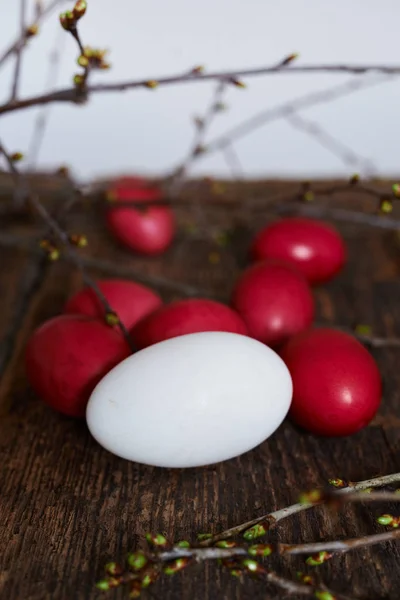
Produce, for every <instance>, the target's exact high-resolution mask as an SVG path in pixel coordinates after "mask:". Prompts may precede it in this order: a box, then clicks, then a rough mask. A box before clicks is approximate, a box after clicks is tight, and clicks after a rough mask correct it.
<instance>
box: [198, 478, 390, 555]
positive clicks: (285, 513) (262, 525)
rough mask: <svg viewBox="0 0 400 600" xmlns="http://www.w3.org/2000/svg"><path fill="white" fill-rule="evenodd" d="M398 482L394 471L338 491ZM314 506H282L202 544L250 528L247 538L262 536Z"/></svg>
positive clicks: (226, 537) (345, 491) (347, 491)
mask: <svg viewBox="0 0 400 600" xmlns="http://www.w3.org/2000/svg"><path fill="white" fill-rule="evenodd" d="M398 482H400V473H393V474H392V475H384V476H381V477H375V478H373V479H367V480H365V481H358V482H351V481H349V482H343V483H344V484H345V487H343V488H342V489H339V490H338V492H337V493H338V494H339V495H342V494H349V493H351V492H355V491H362V490H366V489H369V488H376V487H383V486H386V485H390V484H392V483H398ZM313 506H315V504H314V503H312V502H308V503H307V502H305V503H303V502H301V503H296V504H293V505H292V506H288V507H287V508H282V509H279V510H276V511H273V512H270V513H267V514H265V515H262V516H261V517H256V518H255V519H252V520H251V521H247V522H245V523H242V524H240V525H236V526H235V527H231V528H230V529H226V530H225V531H222V532H221V533H217V534H215V535H213V536H212V537H210V538H209V539H206V540H204V541H202V542H201V544H200V545H201V546H211V545H213V544H215V543H216V542H218V541H220V540H226V539H230V538H232V537H235V536H237V535H239V534H240V533H243V532H249V530H251V532H250V533H249V535H247V538H246V539H254V538H256V537H260V536H261V535H264V534H265V533H266V532H267V531H269V530H270V529H272V528H273V527H275V526H276V525H277V524H278V523H279V521H282V520H283V519H286V518H287V517H291V516H292V515H295V514H298V513H300V512H303V511H304V510H308V509H310V508H312V507H313ZM255 526H258V527H257V528H255ZM253 533H254V535H252V534H253ZM245 537H246V536H245Z"/></svg>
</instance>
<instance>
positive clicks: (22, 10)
mask: <svg viewBox="0 0 400 600" xmlns="http://www.w3.org/2000/svg"><path fill="white" fill-rule="evenodd" d="M25 21H26V0H20V29H21V38H24V36H26V24H25ZM22 50H23V46H19V47H18V49H17V51H16V55H15V69H14V80H13V83H12V87H11V98H10V102H14V100H16V98H17V94H18V84H19V75H20V72H21V62H22Z"/></svg>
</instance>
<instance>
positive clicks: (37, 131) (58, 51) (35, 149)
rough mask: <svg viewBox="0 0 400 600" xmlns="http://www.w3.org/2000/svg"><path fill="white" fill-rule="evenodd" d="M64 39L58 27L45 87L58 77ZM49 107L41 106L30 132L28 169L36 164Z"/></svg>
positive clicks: (63, 34)
mask: <svg viewBox="0 0 400 600" xmlns="http://www.w3.org/2000/svg"><path fill="white" fill-rule="evenodd" d="M65 40H66V35H65V32H64V31H63V30H62V29H61V28H59V29H58V30H57V34H56V39H55V43H54V48H53V50H52V51H51V52H50V56H49V70H48V74H47V78H46V85H45V89H46V90H47V89H49V88H51V87H52V86H53V85H54V84H55V83H56V82H57V77H58V71H59V67H60V59H61V56H62V52H63V46H64V42H65ZM50 111H51V107H50V105H46V106H44V107H42V109H41V111H40V112H39V114H38V116H37V118H36V121H35V125H34V130H33V133H32V139H31V142H30V146H29V150H28V164H27V168H28V169H33V168H34V167H35V166H36V162H37V159H38V156H39V152H40V148H41V145H42V143H43V139H44V135H45V132H46V126H47V124H48V119H49V116H50Z"/></svg>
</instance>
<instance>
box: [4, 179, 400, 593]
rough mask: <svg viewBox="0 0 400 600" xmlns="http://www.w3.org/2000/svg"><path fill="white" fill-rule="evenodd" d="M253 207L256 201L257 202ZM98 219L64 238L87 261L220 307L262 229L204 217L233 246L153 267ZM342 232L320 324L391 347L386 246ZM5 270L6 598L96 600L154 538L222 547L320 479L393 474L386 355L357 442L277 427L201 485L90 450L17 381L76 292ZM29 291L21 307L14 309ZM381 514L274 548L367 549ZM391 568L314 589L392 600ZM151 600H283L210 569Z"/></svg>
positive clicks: (335, 566)
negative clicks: (85, 245)
mask: <svg viewBox="0 0 400 600" xmlns="http://www.w3.org/2000/svg"><path fill="white" fill-rule="evenodd" d="M253 187H254V188H255V187H257V186H255V185H254V186H253ZM272 188H273V189H277V188H279V184H274V185H273V186H272V184H271V188H269V189H271V190H272ZM246 189H247V188H242V193H247V192H246ZM256 191H257V193H259V194H262V193H263V190H262V186H261V185H260V186H258V187H257V190H256ZM272 191H273V190H272ZM249 193H250V192H249ZM252 193H255V192H253V191H252ZM93 210H94V209H89V210H88V211H87V212H86V213H85V214H83V215H82V214H81V215H78V214H77V213H74V215H72V217H71V219H70V220H69V226H70V228H71V231H77V232H79V231H84V232H86V233H87V234H88V236H89V240H90V247H89V249H88V250H87V253H88V255H92V256H96V257H97V258H99V257H100V258H104V259H107V260H109V261H114V262H116V264H122V265H124V266H125V267H126V268H128V269H135V270H137V271H139V272H140V273H143V274H144V275H146V274H147V275H148V274H150V275H152V276H154V277H161V276H162V277H165V278H171V279H172V280H174V281H176V282H181V283H182V282H186V283H190V284H191V285H193V286H194V287H197V288H198V289H199V290H208V291H211V292H212V293H214V294H216V295H219V296H221V297H222V298H228V297H229V290H230V288H231V286H232V284H233V282H234V280H235V278H236V276H237V275H238V273H239V272H240V270H241V269H242V268H243V266H244V265H245V263H246V252H247V247H248V241H249V239H250V237H251V235H252V232H253V231H254V230H255V229H257V228H258V227H259V225H260V221H259V218H258V219H257V221H256V222H254V220H253V222H252V223H250V224H246V221H248V218H247V217H246V218H245V219H241V218H239V217H238V216H237V215H235V214H234V213H228V212H227V213H225V214H224V213H222V215H221V214H219V215H216V214H215V213H212V214H211V213H210V215H209V216H208V218H209V219H210V222H211V223H212V224H218V225H221V224H222V225H224V226H229V225H230V224H231V222H232V220H233V219H237V223H238V227H237V231H236V233H235V235H234V237H233V242H232V245H231V246H228V247H227V248H222V247H216V246H215V244H213V243H211V242H209V241H204V240H198V239H197V240H196V239H193V238H191V239H188V238H187V236H186V238H185V239H184V241H183V242H182V243H181V244H177V245H176V246H175V247H174V248H173V249H171V251H170V252H169V253H167V254H166V255H165V256H163V257H160V258H157V259H151V260H146V259H142V258H137V257H134V256H132V255H131V254H129V253H128V252H126V251H125V250H123V249H121V248H119V247H118V246H117V245H116V244H114V243H113V242H112V241H110V238H109V236H108V234H107V232H106V231H105V229H104V226H103V225H102V224H101V220H99V219H98V218H97V216H96V213H95V212H93ZM179 215H180V216H179V219H180V222H183V220H184V219H185V218H187V214H186V213H185V212H184V211H181V212H180V213H179ZM340 228H341V230H342V232H343V234H344V235H345V238H346V241H347V242H348V244H349V249H350V260H349V265H348V267H347V268H346V270H345V271H344V272H343V274H342V275H341V276H340V277H339V278H338V279H337V280H336V281H334V282H332V283H331V284H328V285H327V286H324V287H323V288H320V289H319V290H317V291H316V297H317V304H318V318H319V319H322V320H325V321H326V322H332V323H333V322H336V323H340V324H342V325H352V324H353V323H354V321H355V320H356V321H362V322H368V323H370V324H371V325H372V327H373V328H374V329H376V331H377V333H379V334H380V335H392V334H397V335H400V331H399V328H400V314H399V310H400V309H399V305H398V301H397V299H398V298H399V293H400V288H399V284H398V282H397V281H396V273H397V271H396V268H397V267H396V265H397V258H396V257H397V254H396V247H395V246H393V244H394V242H390V244H389V246H388V240H387V239H386V237H385V235H384V234H382V233H381V232H376V233H372V232H371V230H369V229H368V230H367V229H365V228H358V227H356V228H355V227H354V226H353V225H346V224H343V225H341V226H340ZM217 251H218V252H219V253H220V261H219V262H215V261H214V262H210V261H209V254H210V252H217ZM2 252H3V250H2ZM4 256H5V257H7V258H6V260H7V265H8V267H7V269H6V270H2V271H1V272H0V285H1V286H2V287H1V289H2V290H3V291H4V293H3V300H2V311H0V319H1V320H0V332H1V333H3V334H4V332H6V331H7V327H8V325H9V323H10V322H11V320H12V322H13V323H14V327H15V329H14V334H13V335H11V336H9V337H10V339H11V338H12V344H11V346H10V349H9V354H8V358H7V361H4V372H3V375H2V378H1V380H0V398H2V401H1V402H2V403H3V405H4V406H5V405H7V406H8V411H6V412H7V414H3V416H2V417H1V419H0V455H1V457H2V469H1V470H0V497H1V501H0V523H1V526H0V547H1V548H2V549H4V551H3V553H2V561H1V565H0V597H2V598H7V599H9V600H14V599H15V600H19V599H20V598H26V599H30V600H44V599H47V598H48V599H51V600H64V599H65V600H67V599H68V600H71V598H73V599H74V600H75V599H76V600H80V599H82V600H92V599H93V600H95V599H97V598H101V597H103V596H102V595H101V594H100V593H97V592H96V591H95V590H94V586H93V584H94V581H95V580H96V578H98V577H99V576H101V567H102V565H103V564H104V563H105V562H107V560H108V559H110V558H123V556H124V554H125V552H126V551H128V550H131V549H134V548H137V547H138V546H140V544H141V543H142V539H143V536H144V534H145V533H146V532H147V531H149V530H152V531H162V532H165V533H166V534H167V535H168V536H170V537H171V538H172V539H182V538H190V539H193V536H194V534H195V533H197V532H199V531H200V532H201V531H203V532H204V531H214V532H216V531H219V530H221V529H224V528H226V527H229V526H233V525H235V524H238V523H240V522H243V521H247V520H249V519H251V518H254V517H255V516H258V515H261V514H263V513H265V512H267V511H270V510H274V509H276V508H281V507H283V506H285V505H287V504H290V503H291V502H293V501H294V500H296V498H297V496H298V493H299V492H300V491H301V490H302V489H304V488H308V487H313V486H316V485H320V484H322V483H323V482H325V481H326V479H327V478H328V477H335V476H338V477H344V478H346V479H352V480H357V479H363V478H367V477H370V476H373V475H376V474H379V473H382V474H383V473H389V472H395V471H398V470H400V460H399V430H400V429H399V427H398V425H396V421H395V419H399V409H398V406H399V399H398V394H399V392H398V389H399V384H400V373H399V370H398V369H397V363H398V356H399V351H398V350H395V349H379V350H375V351H374V355H375V357H376V360H377V361H378V364H379V367H380V369H381V371H382V374H383V378H384V380H385V395H384V401H383V404H382V408H381V410H380V412H379V418H378V419H377V420H376V421H375V423H374V424H373V425H372V426H370V427H368V428H366V429H364V430H363V431H361V432H360V433H358V434H357V435H355V436H352V437H350V438H344V439H326V438H324V439H321V438H317V437H314V436H312V435H309V434H306V433H304V432H301V431H298V430H297V429H296V428H294V427H293V426H292V425H291V424H290V423H285V424H284V425H283V426H282V427H281V429H280V430H279V431H278V432H277V433H276V434H275V435H274V436H273V437H272V438H271V439H269V440H267V442H265V443H264V444H262V445H261V446H260V447H259V448H257V449H255V450H253V451H251V452H249V453H247V454H245V455H244V456H242V457H239V458H237V459H234V460H231V461H226V462H224V463H222V464H219V465H215V466H211V467H207V468H203V469H190V470H167V469H155V468H149V467H144V466H142V465H137V464H134V463H129V462H127V461H124V460H121V459H118V458H117V457H114V456H112V455H111V454H109V453H107V452H106V451H104V450H102V449H101V448H100V447H99V446H98V445H97V444H96V443H95V442H94V441H93V440H92V439H91V437H90V436H89V434H88V432H87V429H86V427H85V425H84V424H83V423H80V422H77V421H75V420H73V419H68V418H64V417H62V416H60V415H58V414H56V413H54V412H53V411H51V410H50V409H49V408H47V407H46V406H44V405H43V404H42V403H41V402H40V400H39V399H37V398H35V396H34V394H33V393H32V392H31V391H30V390H29V386H28V385H27V382H26V380H25V377H24V369H23V354H24V346H25V343H26V340H27V338H28V336H29V335H30V333H31V331H32V330H33V329H34V328H35V327H36V326H37V325H38V324H40V323H41V322H43V321H44V320H45V319H47V318H49V317H51V316H53V315H55V314H57V313H58V312H59V311H60V310H61V309H62V306H63V303H64V301H65V299H66V297H67V296H68V295H69V294H70V293H72V292H73V291H74V290H76V289H77V288H78V287H79V286H80V285H81V281H80V278H79V276H78V275H77V274H76V272H74V271H73V270H72V269H71V268H70V267H69V266H68V265H66V264H65V263H62V262H61V263H60V264H55V265H53V266H51V267H43V268H42V263H41V262H40V261H38V260H37V259H34V260H33V259H32V257H28V255H27V253H25V254H24V253H22V251H21V254H18V253H17V254H11V253H9V252H7V254H5V255H4ZM2 257H3V254H2ZM92 272H93V274H95V275H96V276H97V275H99V274H100V271H96V270H93V271H92ZM29 274H30V275H29ZM28 276H29V277H28ZM27 277H28V278H27ZM23 286H25V288H23ZM22 289H25V290H26V292H25V296H24V297H25V301H24V302H25V303H24V304H19V305H18V304H16V302H17V300H18V298H19V299H20V296H21V290H22ZM163 294H164V297H165V298H166V299H170V298H173V297H177V296H178V294H177V293H176V292H175V291H173V290H171V291H170V292H168V291H167V290H166V289H165V288H164V289H163ZM393 422H395V425H394V426H393ZM388 511H389V512H396V508H395V507H394V506H390V505H387V504H386V505H382V506H372V505H365V506H357V507H354V508H353V507H346V508H344V509H343V510H341V512H340V514H339V515H335V514H331V513H329V512H328V511H327V510H325V509H316V510H315V511H313V512H312V513H311V512H308V513H306V514H302V515H299V516H298V517H296V518H293V519H291V520H290V521H288V522H284V523H282V525H281V526H279V528H278V529H277V530H276V531H273V532H271V535H270V538H271V540H276V539H278V537H279V539H280V540H281V541H287V542H301V541H312V540H314V541H316V540H323V539H335V538H338V537H339V538H340V537H346V536H355V535H362V534H367V533H372V532H376V531H380V530H381V529H380V528H379V527H378V526H377V525H376V523H375V518H376V516H377V515H379V514H381V513H382V512H388ZM399 559H400V553H399V544H397V545H396V544H394V543H392V544H386V545H383V546H379V547H374V548H370V549H366V550H360V551H357V552H351V553H349V554H347V555H346V556H343V557H338V558H335V559H333V560H332V561H330V562H328V563H326V564H325V565H323V567H321V569H320V573H321V575H322V576H323V578H324V580H325V581H326V582H327V583H329V584H330V585H331V587H332V588H333V589H337V590H339V591H340V590H342V591H347V592H348V593H349V592H350V595H352V596H354V597H356V598H357V597H361V598H366V599H370V600H378V599H380V600H383V599H385V600H397V599H398V591H397V590H398V589H399V587H400V568H399V564H400V561H399ZM271 564H272V565H273V566H274V568H277V569H279V570H280V572H282V573H283V574H286V575H288V576H291V577H293V576H294V573H295V571H296V570H297V569H298V568H303V567H304V562H303V561H302V560H301V559H294V558H293V559H290V560H289V559H287V560H286V559H285V560H278V559H272V561H271ZM153 593H154V596H155V597H157V598H158V597H159V598H163V599H166V600H178V598H179V599H188V600H189V599H191V600H214V599H217V598H229V599H233V600H244V599H247V598H252V599H254V600H272V599H275V598H278V597H283V595H282V594H281V593H280V592H279V591H277V590H276V589H275V588H273V587H270V586H265V585H264V584H260V583H258V582H252V581H247V582H246V584H245V585H244V584H241V583H240V582H238V581H236V580H234V579H233V578H231V577H230V576H229V575H228V574H226V573H224V572H222V571H220V570H219V569H218V568H217V566H216V565H212V564H210V565H206V566H205V567H204V566H200V567H198V568H196V569H194V570H193V571H191V572H188V573H185V574H182V576H180V575H177V576H175V577H174V578H171V579H169V578H165V579H163V580H162V581H161V582H159V583H157V584H156V586H155V587H154V592H153ZM104 597H107V596H104ZM109 597H110V598H111V599H112V598H115V599H117V600H119V599H121V600H122V598H126V594H124V593H123V592H122V591H121V592H119V591H116V592H115V594H113V593H111V594H110V596H109ZM293 598H295V597H293Z"/></svg>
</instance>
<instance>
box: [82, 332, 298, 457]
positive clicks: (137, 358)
mask: <svg viewBox="0 0 400 600" xmlns="http://www.w3.org/2000/svg"><path fill="white" fill-rule="evenodd" d="M292 391H293V388H292V379H291V377H290V374H289V371H288V369H287V367H286V365H285V363H284V362H283V361H282V359H281V358H280V357H279V356H278V355H277V354H276V353H275V352H274V351H273V350H271V349H270V348H268V347H267V346H265V345H264V344H262V343H260V342H258V341H256V340H254V339H252V338H249V337H246V336H242V335H238V334H234V333H222V332H215V333H214V332H205V333H193V334H190V335H183V336H180V337H176V338H173V339H170V340H167V341H164V342H160V343H158V344H155V345H153V346H150V347H148V348H146V349H144V350H141V351H140V352H137V353H136V354H133V355H132V356H130V357H129V358H127V359H125V360H124V361H123V362H122V363H120V364H119V365H117V366H116V367H114V369H112V371H110V372H109V373H108V374H107V375H106V376H105V377H104V378H103V379H102V380H101V381H100V383H99V384H98V385H97V386H96V388H95V390H94V391H93V393H92V395H91V397H90V400H89V403H88V406H87V411H86V419H87V424H88V427H89V430H90V432H91V434H92V435H93V437H94V438H95V439H96V440H97V441H98V442H99V444H101V445H102V446H103V447H104V448H106V449H107V450H109V451H110V452H112V453H113V454H116V455H117V456H120V457H122V458H126V459H128V460H132V461H135V462H139V463H143V464H147V465H153V466H158V467H197V466H202V465H208V464H212V463H217V462H220V461H223V460H227V459H229V458H233V457H235V456H239V455H240V454H242V453H244V452H247V451H248V450H251V449H252V448H254V447H255V446H258V444H260V443H261V442H263V441H264V440H266V439H267V438H268V437H269V436H270V435H271V434H273V433H274V431H275V430H276V429H277V428H278V427H279V425H280V424H281V423H282V421H283V420H284V418H285V416H286V414H287V412H288V410H289V407H290V403H291V399H292Z"/></svg>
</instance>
